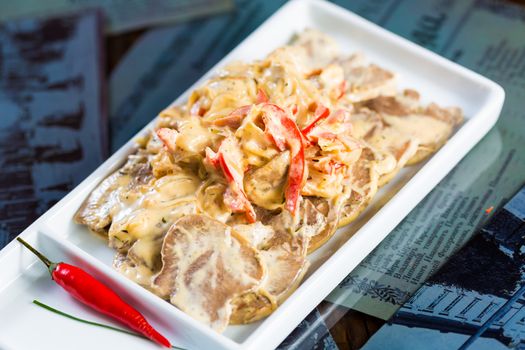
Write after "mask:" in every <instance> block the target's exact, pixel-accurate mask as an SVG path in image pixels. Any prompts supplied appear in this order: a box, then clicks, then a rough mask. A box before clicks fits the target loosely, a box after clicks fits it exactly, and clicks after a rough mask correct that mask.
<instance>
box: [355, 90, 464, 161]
mask: <svg viewBox="0 0 525 350" xmlns="http://www.w3.org/2000/svg"><path fill="white" fill-rule="evenodd" d="M361 108H366V109H368V110H370V111H373V112H375V113H377V114H379V116H380V118H381V120H382V123H383V127H382V128H376V129H375V130H374V132H373V133H372V135H371V136H369V137H368V140H369V141H370V143H372V144H373V145H376V146H377V147H379V148H380V149H389V150H390V151H391V152H392V153H393V154H394V156H395V157H396V159H398V162H400V163H403V161H404V163H403V164H402V165H401V166H403V165H405V164H414V163H417V162H419V161H421V160H423V159H425V158H427V157H428V156H430V155H431V154H432V153H434V152H436V151H437V150H438V149H439V148H440V147H441V146H442V145H443V144H444V143H445V142H446V141H447V139H448V138H449V137H450V135H451V134H452V132H453V131H454V127H455V126H456V125H458V124H460V123H461V122H462V120H463V115H462V112H461V110H460V109H459V108H455V107H448V108H442V107H439V106H438V105H436V104H435V103H431V104H429V105H428V106H427V107H421V106H420V104H419V94H418V93H417V92H415V91H413V90H405V91H404V92H403V94H399V95H397V96H379V97H376V98H374V99H372V100H369V101H366V102H363V103H361ZM407 150H410V151H407Z"/></svg>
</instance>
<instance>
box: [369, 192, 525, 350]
mask: <svg viewBox="0 0 525 350" xmlns="http://www.w3.org/2000/svg"><path fill="white" fill-rule="evenodd" d="M524 233H525V187H523V188H522V189H521V190H520V192H518V193H517V194H516V195H515V196H514V197H513V198H512V199H511V200H510V202H508V203H507V204H505V206H504V207H503V208H501V209H498V210H497V212H496V213H495V215H494V216H492V218H491V220H490V222H489V223H488V224H487V225H485V226H484V227H483V228H482V229H481V230H479V231H477V232H476V234H474V236H473V237H472V238H471V239H470V240H469V241H468V243H466V244H465V245H464V246H463V247H462V248H461V249H460V250H459V251H457V252H456V253H455V254H454V255H453V256H452V257H451V258H450V259H449V260H448V261H447V262H446V263H445V264H444V265H443V266H442V267H441V268H440V269H439V271H438V272H437V273H435V274H434V275H432V277H431V278H430V279H429V280H428V281H427V282H425V284H424V285H423V286H422V287H421V288H420V289H418V290H417V291H416V292H415V293H414V295H413V296H412V297H411V298H410V299H409V300H408V301H407V302H406V303H405V304H404V305H403V306H402V307H401V308H400V309H399V310H398V311H397V312H396V313H395V314H394V316H393V317H392V318H391V319H390V320H389V321H388V323H386V324H385V325H384V326H383V327H381V329H380V330H379V331H378V332H377V333H375V334H374V336H373V337H372V339H370V340H369V341H368V342H367V343H366V346H365V347H364V349H366V350H375V349H385V348H388V349H420V348H425V349H427V350H430V349H433V350H439V349H445V348H450V349H452V348H453V349H462V350H464V349H476V350H480V349H486V350H507V349H523V343H524V342H525V306H524V304H523V300H524V298H525V274H524V273H523V271H524V269H523V268H524V263H525V259H524V255H523V253H524V249H523V248H524V245H525V236H524ZM480 277H482V278H480Z"/></svg>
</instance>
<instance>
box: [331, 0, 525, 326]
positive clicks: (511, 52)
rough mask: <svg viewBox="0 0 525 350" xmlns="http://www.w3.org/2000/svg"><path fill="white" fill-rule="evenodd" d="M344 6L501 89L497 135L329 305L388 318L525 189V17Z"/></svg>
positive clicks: (481, 10) (424, 7)
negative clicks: (493, 211)
mask: <svg viewBox="0 0 525 350" xmlns="http://www.w3.org/2000/svg"><path fill="white" fill-rule="evenodd" d="M347 5H348V7H349V8H350V9H351V10H354V11H356V12H357V13H358V14H361V15H363V16H365V17H367V18H369V19H370V20H372V21H375V22H377V23H378V24H380V25H381V26H383V27H386V28H387V29H389V30H392V31H393V32H395V33H397V34H400V35H402V36H404V37H406V38H408V39H410V40H412V41H414V42H416V43H418V44H420V45H422V46H425V47H427V48H429V49H431V50H433V51H436V52H437V53H439V54H441V55H443V56H445V57H447V58H449V59H451V60H453V61H456V62H457V63H459V64H461V65H464V66H466V67H468V68H470V69H473V70H475V71H477V72H479V73H481V74H483V75H485V76H487V77H489V78H490V79H493V80H495V81H496V82H498V83H499V84H501V85H502V86H503V87H504V89H505V91H506V101H505V105H504V108H503V111H502V113H501V116H500V119H499V121H498V123H497V124H496V127H495V128H494V129H492V130H491V131H490V132H489V134H488V135H487V136H486V137H485V138H484V139H483V140H482V141H481V142H480V143H479V144H478V145H477V146H476V147H475V148H474V149H473V150H472V151H471V152H470V153H469V154H468V155H467V156H466V157H465V158H464V159H463V160H462V161H461V162H460V163H459V164H458V166H456V167H455V169H454V170H453V171H452V172H451V173H450V174H449V175H448V176H447V177H446V178H445V179H444V180H443V181H442V182H441V183H440V184H439V185H438V186H437V187H436V188H435V189H434V190H433V191H432V192H431V193H430V194H429V195H428V196H427V197H426V198H425V199H424V200H423V201H422V202H421V203H420V204H419V205H418V206H417V207H416V208H415V209H414V210H413V211H412V212H411V213H410V214H409V215H408V216H407V217H406V219H405V220H404V221H402V222H401V223H400V224H399V225H398V227H396V229H395V230H394V231H393V232H391V233H390V235H389V236H388V237H387V238H386V239H385V240H384V241H383V242H382V243H381V244H380V245H379V246H378V247H377V248H376V249H375V250H374V251H373V252H372V253H371V254H370V255H369V256H368V257H367V258H366V259H365V260H364V261H363V262H362V263H361V264H360V265H359V267H358V268H356V269H355V270H354V271H353V272H352V273H351V274H350V275H348V276H347V277H346V278H345V279H344V281H343V282H342V283H341V284H340V285H339V287H338V288H336V289H335V290H334V292H332V294H331V295H330V296H329V297H328V298H327V300H329V301H332V302H335V303H339V304H342V305H345V306H347V307H351V308H353V309H357V310H359V311H362V312H364V313H367V314H370V315H373V316H376V317H380V318H382V319H385V320H386V319H388V318H390V316H392V314H393V313H394V312H395V311H396V310H397V309H398V308H399V307H400V306H401V305H402V304H403V303H404V302H405V301H406V300H407V299H408V297H410V296H411V295H412V294H413V293H414V292H415V291H416V290H417V289H418V288H419V286H420V285H421V284H422V283H423V282H424V281H425V280H426V279H427V278H428V277H429V276H430V275H431V274H432V272H435V271H436V270H437V269H438V268H439V267H440V266H441V265H442V264H443V263H444V262H445V261H446V260H447V259H448V257H450V256H451V255H452V253H453V252H454V251H455V250H457V249H458V248H459V247H460V246H462V245H463V244H464V243H465V242H466V241H467V240H468V239H469V238H470V236H471V235H472V234H473V232H474V231H475V229H476V227H478V226H479V225H480V223H482V222H484V221H485V220H486V219H487V218H488V217H489V216H490V215H489V214H487V213H486V209H488V208H490V207H497V206H498V205H499V204H500V203H502V202H503V201H505V199H508V198H509V197H510V196H511V195H512V194H513V193H515V192H516V191H517V190H518V189H519V187H520V186H521V185H522V183H523V180H524V178H525V175H524V174H525V152H524V150H525V137H524V134H525V115H524V114H523V101H524V100H525V11H524V10H523V8H522V7H520V6H518V5H513V4H510V3H502V2H496V1H489V0H478V1H475V0H472V1H451V0H429V1H418V0H400V1H381V2H379V1H368V0H356V1H353V2H351V3H349V4H347ZM488 211H490V210H488Z"/></svg>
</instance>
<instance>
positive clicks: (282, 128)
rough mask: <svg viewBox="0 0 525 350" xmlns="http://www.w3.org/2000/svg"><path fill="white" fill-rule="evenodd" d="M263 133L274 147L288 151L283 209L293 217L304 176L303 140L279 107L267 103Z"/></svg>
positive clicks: (294, 125)
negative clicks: (288, 160)
mask: <svg viewBox="0 0 525 350" xmlns="http://www.w3.org/2000/svg"><path fill="white" fill-rule="evenodd" d="M263 121H264V124H265V133H266V134H267V135H269V136H270V139H271V140H272V141H273V143H274V144H275V146H276V147H277V148H278V149H279V150H280V151H284V150H285V149H286V146H288V148H289V149H290V153H291V161H290V169H289V170H288V182H287V184H286V189H285V193H284V198H285V199H286V203H285V208H286V209H287V210H288V211H290V212H291V213H292V214H294V215H295V213H296V211H297V203H298V201H299V198H300V194H301V188H302V185H303V182H304V176H305V160H304V145H303V138H302V135H301V132H300V131H299V128H298V127H297V124H295V122H294V121H293V120H292V119H290V118H289V117H288V116H287V114H286V112H285V111H284V110H283V109H281V108H280V107H279V106H277V105H274V104H271V103H267V104H265V105H264V106H263Z"/></svg>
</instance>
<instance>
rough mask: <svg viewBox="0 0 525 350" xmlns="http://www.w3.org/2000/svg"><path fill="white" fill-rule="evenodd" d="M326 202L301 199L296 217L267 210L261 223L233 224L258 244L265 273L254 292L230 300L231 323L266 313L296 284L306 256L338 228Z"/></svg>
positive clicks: (284, 212)
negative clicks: (231, 309)
mask: <svg viewBox="0 0 525 350" xmlns="http://www.w3.org/2000/svg"><path fill="white" fill-rule="evenodd" d="M327 203H328V201H326V200H324V199H321V198H318V199H315V198H308V199H303V201H302V202H301V205H300V207H299V214H298V215H297V216H295V217H294V216H292V215H291V213H290V212H288V211H286V210H282V211H281V212H280V213H279V214H277V215H276V214H270V213H268V212H267V213H266V215H265V214H261V215H260V216H259V218H260V220H262V221H263V222H264V224H261V223H260V222H257V223H255V224H251V225H240V226H242V227H238V226H236V227H235V228H236V229H237V227H238V229H237V230H238V232H240V233H241V234H242V235H244V236H245V237H246V238H247V239H249V240H250V241H251V242H253V244H254V245H256V246H257V248H258V250H259V254H260V256H261V260H262V261H263V263H264V265H265V266H266V269H267V275H266V278H265V279H264V281H263V282H262V284H261V285H260V286H259V288H258V289H257V290H256V291H251V292H249V293H245V294H243V295H241V296H239V297H237V298H235V299H234V300H233V301H232V305H233V313H232V318H231V320H230V322H231V323H232V324H243V323H250V322H254V321H256V320H259V319H261V318H263V317H265V316H267V315H269V314H270V313H271V312H272V311H273V310H274V309H275V308H276V307H277V306H278V305H280V304H281V303H283V302H284V301H285V300H286V298H287V297H288V296H289V295H290V294H291V293H292V292H293V291H294V290H295V289H296V288H297V287H298V286H299V284H300V283H301V281H302V279H303V277H304V274H305V273H306V271H307V270H308V266H309V262H308V260H307V258H306V255H307V254H308V252H309V251H310V252H311V251H313V250H315V249H316V248H318V247H319V246H321V245H322V244H323V243H324V242H326V241H327V240H328V239H329V238H330V237H331V236H332V234H333V233H334V232H335V230H336V228H337V223H338V218H337V211H336V210H335V208H334V207H333V206H328V205H327ZM260 211H261V210H260ZM311 242H313V245H312V244H311Z"/></svg>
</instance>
